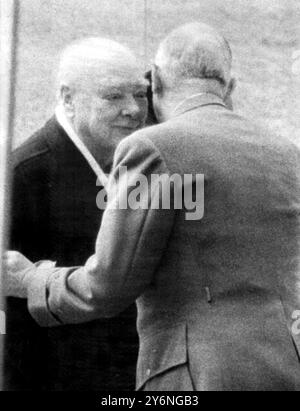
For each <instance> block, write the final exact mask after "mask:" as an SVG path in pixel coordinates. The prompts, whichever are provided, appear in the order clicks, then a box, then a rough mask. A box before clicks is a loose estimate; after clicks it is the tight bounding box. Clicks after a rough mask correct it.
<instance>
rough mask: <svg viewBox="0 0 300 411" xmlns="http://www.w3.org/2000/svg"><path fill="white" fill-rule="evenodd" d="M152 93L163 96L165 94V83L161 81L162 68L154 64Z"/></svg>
mask: <svg viewBox="0 0 300 411" xmlns="http://www.w3.org/2000/svg"><path fill="white" fill-rule="evenodd" d="M151 77H152V93H153V94H158V95H161V94H162V93H163V83H162V79H161V73H160V68H159V67H158V66H157V65H156V64H153V66H152V76H151Z"/></svg>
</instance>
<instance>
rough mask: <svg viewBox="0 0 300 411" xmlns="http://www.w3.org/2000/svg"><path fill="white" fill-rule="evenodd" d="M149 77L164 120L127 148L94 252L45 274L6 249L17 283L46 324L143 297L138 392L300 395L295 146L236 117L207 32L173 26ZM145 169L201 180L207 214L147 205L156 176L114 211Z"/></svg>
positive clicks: (215, 37) (226, 73) (220, 54)
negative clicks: (132, 204)
mask: <svg viewBox="0 0 300 411" xmlns="http://www.w3.org/2000/svg"><path fill="white" fill-rule="evenodd" d="M152 77H153V90H154V107H155V111H156V114H157V115H158V117H159V119H160V120H161V121H162V122H163V123H162V124H160V125H157V126H154V127H149V128H146V129H144V130H141V131H138V132H136V133H134V134H133V135H132V136H130V137H128V138H127V139H125V140H123V141H122V142H121V143H120V145H119V146H118V148H117V150H116V153H115V157H114V168H113V172H112V175H111V177H110V182H109V184H108V194H111V196H110V195H109V198H110V199H109V203H108V206H107V209H106V211H105V213H104V215H103V219H102V225H101V228H100V231H99V234H98V239H97V243H96V251H95V254H94V255H93V256H92V257H91V258H90V259H89V260H88V261H87V263H86V264H85V266H84V267H82V268H76V267H74V268H49V269H46V268H45V269H43V268H39V267H36V266H35V265H34V264H33V263H31V262H29V261H28V260H26V259H25V258H24V257H23V256H20V255H18V254H15V253H12V254H8V255H7V268H8V271H9V272H8V278H7V286H8V288H9V287H10V288H11V291H10V292H11V293H15V294H16V295H19V296H21V297H22V296H23V297H28V303H29V310H30V312H31V314H32V316H33V317H34V318H35V319H36V321H37V322H38V323H39V324H40V325H43V326H51V325H53V326H54V325H57V324H66V323H77V322H83V321H90V320H91V319H96V318H99V317H110V316H114V315H117V314H118V313H119V312H121V311H122V310H123V309H124V308H125V307H127V306H128V305H129V304H131V303H132V301H134V300H135V299H137V304H138V331H139V336H140V351H139V360H138V367H137V388H138V389H140V390H146V391H147V390H167V391H170V390H226V391H231V390H299V389H300V364H299V349H300V340H299V333H298V335H297V332H295V329H296V328H297V327H295V325H293V321H294V320H295V319H296V317H295V315H296V314H297V312H298V311H295V310H299V309H300V295H299V292H297V291H298V286H299V280H300V269H299V268H300V254H299V237H300V217H299V210H300V203H299V201H300V200H299V199H300V177H299V164H300V152H299V148H297V147H296V146H295V145H293V143H291V142H290V141H289V140H288V139H285V138H276V139H274V138H272V137H270V136H268V134H267V133H264V132H263V131H262V130H260V129H259V128H258V127H257V126H256V125H255V124H253V123H251V122H249V121H248V120H246V119H245V118H243V117H241V116H239V115H237V114H234V113H233V112H232V111H230V110H228V109H227V107H226V106H225V104H224V99H225V98H226V96H227V94H228V87H229V84H230V82H231V51H230V49H229V46H228V43H227V42H226V41H225V40H224V38H223V37H222V36H221V35H220V34H218V33H217V32H216V31H215V30H213V29H212V28H210V27H207V26H205V25H202V24H196V23H195V24H190V25H187V26H184V27H181V28H179V29H177V30H175V31H174V32H172V33H171V34H170V35H169V36H168V37H167V38H166V39H165V41H163V42H162V44H161V46H160V48H159V51H158V54H157V56H156V64H155V67H154V70H153V76H152ZM227 97H228V96H227ZM125 166H126V167H127V170H128V171H127V175H126V177H124V174H123V172H122V169H123V167H125ZM121 167H122V169H121ZM139 174H143V175H144V176H145V178H147V181H148V180H150V176H152V175H153V174H158V175H162V174H167V175H168V176H170V177H171V176H174V174H175V175H179V176H182V177H183V176H185V175H193V176H194V181H195V185H196V184H197V175H198V174H199V175H204V176H205V197H204V199H205V212H204V216H203V218H202V219H199V220H189V219H186V210H185V209H184V208H182V209H177V208H178V207H176V206H174V207H171V209H169V210H167V209H164V208H160V209H158V208H157V207H155V206H154V207H151V206H152V203H153V202H154V205H156V204H157V198H158V199H159V200H160V199H161V190H160V185H159V183H158V182H157V183H153V186H152V187H151V193H153V195H152V196H149V195H148V194H149V187H147V184H144V187H145V191H142V193H141V198H142V204H141V205H142V207H141V208H140V209H138V210H133V209H130V208H128V209H121V208H118V207H116V204H118V203H119V201H120V200H121V199H122V198H123V196H124V191H125V190H126V191H127V190H129V192H130V194H132V191H130V189H129V187H127V185H126V184H125V181H124V178H126V179H127V180H128V181H129V182H132V181H134V180H135V178H136V176H137V175H139ZM151 181H152V180H151ZM156 181H158V180H156ZM176 190H177V187H176ZM171 193H172V195H173V196H174V197H175V198H176V195H177V193H176V191H175V187H174V185H171ZM124 241H126V247H124V246H123V244H124Z"/></svg>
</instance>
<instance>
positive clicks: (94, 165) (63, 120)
mask: <svg viewBox="0 0 300 411" xmlns="http://www.w3.org/2000/svg"><path fill="white" fill-rule="evenodd" d="M55 116H56V120H57V121H58V123H59V124H60V126H61V127H62V128H63V129H64V131H65V132H66V134H67V136H68V137H69V138H70V140H72V142H73V143H74V145H75V146H76V147H77V149H78V150H79V152H80V153H81V154H82V155H83V157H84V158H85V159H86V161H87V162H88V164H89V166H90V167H91V169H92V170H93V171H94V173H95V174H96V176H97V178H98V180H99V182H100V184H101V185H102V186H103V187H105V186H106V184H107V181H108V177H107V175H106V174H105V173H104V171H103V170H102V168H101V167H100V165H99V164H98V162H97V161H96V160H95V158H94V156H93V155H92V153H91V152H90V151H89V149H88V148H87V147H86V145H85V144H84V143H83V141H82V140H81V138H80V137H79V136H78V134H77V133H76V132H75V131H74V129H73V127H72V126H71V124H70V123H69V121H68V119H67V116H66V114H65V111H64V108H63V107H62V106H61V105H58V106H57V107H56V109H55Z"/></svg>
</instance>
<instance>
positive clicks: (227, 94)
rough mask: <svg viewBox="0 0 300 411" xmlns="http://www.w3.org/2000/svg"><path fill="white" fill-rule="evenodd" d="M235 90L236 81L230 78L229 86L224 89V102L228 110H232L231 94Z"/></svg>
mask: <svg viewBox="0 0 300 411" xmlns="http://www.w3.org/2000/svg"><path fill="white" fill-rule="evenodd" d="M235 88H236V79H235V78H232V79H231V80H230V81H229V84H228V86H227V88H226V91H225V96H224V102H225V104H226V106H227V107H228V108H229V109H230V110H233V103H232V94H233V92H234V90H235Z"/></svg>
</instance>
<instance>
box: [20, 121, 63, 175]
mask: <svg viewBox="0 0 300 411" xmlns="http://www.w3.org/2000/svg"><path fill="white" fill-rule="evenodd" d="M58 134H59V129H58V125H57V124H56V120H55V119H54V118H52V119H51V120H49V121H48V122H47V123H46V124H45V125H44V126H43V127H42V128H41V129H39V130H37V131H36V132H35V133H34V134H33V135H32V136H31V137H29V139H28V140H26V141H25V142H24V143H23V144H22V145H21V146H20V147H18V148H17V149H15V150H14V151H13V153H12V167H13V169H18V168H21V167H23V166H24V167H25V166H26V165H29V164H30V163H36V162H39V161H42V160H44V159H45V158H46V157H47V156H48V155H49V154H50V152H51V148H50V145H49V140H50V139H53V137H55V135H58Z"/></svg>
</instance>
